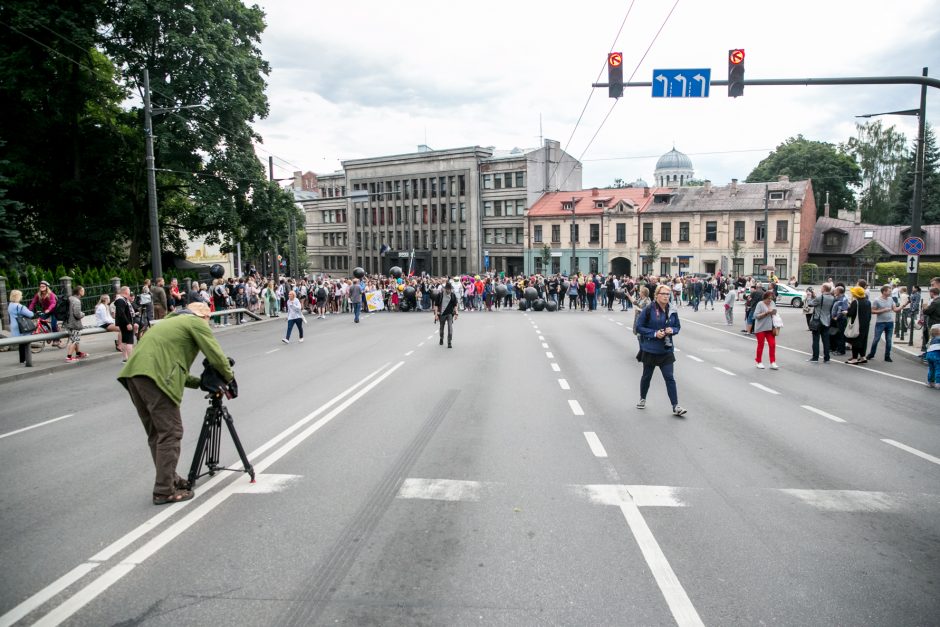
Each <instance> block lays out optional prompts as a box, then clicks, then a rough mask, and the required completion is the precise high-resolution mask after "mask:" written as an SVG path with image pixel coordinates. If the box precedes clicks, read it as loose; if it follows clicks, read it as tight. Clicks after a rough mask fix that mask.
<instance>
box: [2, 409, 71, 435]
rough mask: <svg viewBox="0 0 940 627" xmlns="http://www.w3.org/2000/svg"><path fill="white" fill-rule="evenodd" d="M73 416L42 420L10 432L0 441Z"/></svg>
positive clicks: (66, 415) (67, 415)
mask: <svg viewBox="0 0 940 627" xmlns="http://www.w3.org/2000/svg"><path fill="white" fill-rule="evenodd" d="M74 415H75V414H65V415H64V416H59V417H58V418H53V419H51V420H44V421H43V422H37V423H36V424H34V425H30V426H28V427H23V428H22V429H16V430H15V431H10V432H9V433H4V434H3V435H0V440H2V439H3V438H8V437H10V436H11V435H16V434H17V433H23V432H24V431H29V430H30V429H35V428H36V427H42V426H45V425H48V424H52V423H53V422H59V421H60V420H65V419H66V418H71V417H72V416H74Z"/></svg>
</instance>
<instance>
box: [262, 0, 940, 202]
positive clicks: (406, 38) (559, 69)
mask: <svg viewBox="0 0 940 627" xmlns="http://www.w3.org/2000/svg"><path fill="white" fill-rule="evenodd" d="M674 1H675V0H635V2H632V5H633V6H632V10H631V12H630V14H629V17H628V18H627V20H626V24H625V26H624V29H623V32H622V33H621V34H620V36H619V38H618V39H617V41H616V43H614V38H615V36H616V34H617V30H618V28H619V27H620V25H621V22H623V19H624V16H625V15H626V14H627V11H628V9H629V8H630V6H631V1H630V0H618V1H613V0H586V1H582V2H560V1H558V0H541V1H535V0H501V1H499V2H496V1H492V0H481V1H477V2H447V1H441V0H431V1H426V0H407V1H405V0H401V1H394V2H393V1H388V0H349V1H347V2H323V3H321V2H308V1H306V0H263V1H261V2H260V3H259V4H260V5H261V6H262V7H263V9H264V10H265V12H266V14H267V23H268V28H267V31H266V32H265V35H264V38H263V41H262V50H263V54H264V56H265V58H266V59H267V60H268V61H269V62H270V63H271V66H272V72H271V75H270V77H269V81H268V82H269V88H268V98H269V101H270V108H271V114H270V116H269V117H268V118H267V119H265V120H263V121H260V122H259V123H258V124H257V125H256V127H257V129H258V131H259V132H260V133H261V135H262V136H263V138H264V143H263V145H262V146H261V147H260V149H259V152H258V154H259V156H260V157H261V158H262V159H264V160H265V161H267V158H268V155H270V154H272V153H273V154H274V155H275V156H276V157H277V158H276V160H275V164H276V166H277V168H278V169H277V170H276V171H275V176H278V177H284V176H288V175H289V174H290V173H291V172H292V171H293V170H294V169H297V168H299V169H303V170H304V171H307V170H313V171H315V172H318V173H322V172H330V171H333V170H335V169H338V168H340V167H341V166H340V161H342V160H343V159H352V158H361V157H371V156H378V155H385V154H399V153H404V152H413V151H414V150H415V149H416V146H417V145H418V144H423V143H427V144H428V145H429V146H431V147H432V148H436V149H442V148H452V147H458V146H470V145H480V146H496V147H497V148H500V149H510V148H513V147H517V146H518V147H533V146H536V145H538V142H539V118H540V116H541V124H542V132H543V134H544V136H545V137H546V138H551V139H557V140H559V141H560V142H561V143H562V146H565V145H568V152H569V153H570V154H572V155H574V156H575V157H581V158H582V160H583V162H584V185H585V186H586V187H587V186H592V185H599V186H602V185H607V184H610V183H611V182H612V181H613V180H614V179H615V178H618V177H619V178H623V179H625V180H627V181H632V180H634V179H636V178H637V177H641V178H643V179H645V180H647V181H650V182H652V172H653V168H654V166H655V162H656V157H657V156H658V155H660V154H662V153H664V152H666V151H668V150H669V149H670V148H671V147H672V146H673V144H675V146H676V148H677V149H679V150H681V151H683V152H685V153H687V154H689V155H690V156H691V158H692V161H693V163H694V164H695V169H696V176H697V177H698V178H708V179H711V180H712V181H714V182H715V183H716V184H724V183H727V182H728V181H729V180H730V179H731V178H740V179H743V178H745V177H746V176H747V175H748V173H749V172H750V171H751V169H752V168H753V167H754V166H755V165H756V164H757V163H758V162H759V161H760V160H761V159H762V158H764V157H765V156H766V155H767V152H768V150H769V149H772V148H773V147H775V146H777V145H778V144H779V143H781V142H782V141H784V140H785V139H786V138H787V137H790V136H792V135H796V134H798V133H802V134H803V135H804V136H806V137H807V138H809V139H816V140H823V141H830V142H834V143H838V142H844V141H846V140H847V139H848V138H849V137H851V136H853V135H854V134H855V122H856V120H855V117H854V116H856V115H858V114H862V113H873V112H882V111H894V110H898V109H909V108H916V107H917V105H918V102H919V94H920V88H919V87H917V86H907V85H901V86H860V87H754V86H751V87H747V88H746V90H745V95H744V97H742V98H737V99H734V98H728V97H727V91H726V88H725V87H713V88H712V93H711V97H710V98H708V99H685V100H680V99H670V100H665V99H653V98H651V97H650V92H649V90H648V89H647V88H632V89H627V90H626V93H625V96H624V98H622V99H621V100H620V101H619V103H617V104H616V106H615V108H614V109H613V111H612V113H611V114H610V117H609V119H608V120H607V122H606V124H604V126H603V128H602V129H601V130H600V133H599V134H598V135H597V138H596V139H595V140H594V141H593V143H591V144H590V146H588V144H589V142H590V140H591V137H592V135H594V134H595V132H596V131H597V130H598V128H599V126H600V125H601V121H602V120H603V118H604V116H605V115H606V114H607V113H608V111H609V110H610V107H611V105H612V103H613V102H614V101H613V100H611V99H609V98H608V97H607V93H606V90H605V89H597V90H594V93H593V97H591V99H590V102H589V104H588V107H587V110H586V112H585V114H584V117H583V119H582V120H581V123H580V125H578V126H577V128H576V122H577V120H578V116H579V114H580V112H581V110H582V108H583V107H584V105H585V102H588V96H589V94H590V93H591V91H592V90H591V88H590V85H591V83H592V82H594V81H595V80H597V79H598V78H599V76H600V72H601V71H603V72H604V74H603V75H602V76H600V80H601V81H606V69H605V62H606V56H607V52H608V51H609V50H610V49H611V48H612V47H613V49H614V50H621V51H623V53H624V66H625V68H626V70H625V76H626V77H629V76H630V74H631V73H632V71H633V68H636V73H635V78H634V80H636V81H649V80H651V77H652V73H653V69H654V68H656V69H658V68H711V70H712V77H713V79H725V78H726V77H727V74H726V68H727V61H726V57H727V51H728V49H729V48H737V47H741V48H744V49H745V50H746V51H747V61H746V66H747V73H746V78H803V77H830V76H887V75H914V74H920V72H921V69H922V68H923V67H925V66H927V67H931V68H932V70H931V72H932V74H933V75H934V76H940V2H938V1H937V0H904V1H903V2H894V3H886V2H883V1H874V0H789V1H786V2H770V1H765V0H679V1H678V4H677V6H676V7H675V10H674V11H673V13H672V15H671V17H670V18H669V19H668V21H666V23H665V26H664V27H663V29H662V32H661V34H660V35H659V37H658V38H657V39H656V41H655V43H654V44H653V46H652V49H651V50H650V52H649V54H648V55H647V56H646V59H645V60H643V61H642V62H640V59H641V57H642V56H643V53H644V51H645V50H646V49H647V47H648V46H649V45H650V42H651V41H652V40H653V38H654V36H655V34H656V32H657V30H658V29H659V28H660V26H661V25H662V24H663V21H664V20H665V18H666V15H667V14H668V13H669V10H670V9H671V8H672V7H673V4H674ZM884 119H885V120H886V121H887V122H889V123H893V124H896V125H897V126H898V127H899V128H901V129H902V130H903V131H904V132H905V133H906V134H907V135H908V137H911V138H913V137H914V136H915V135H916V118H913V117H909V118H906V117H898V116H894V117H888V118H884ZM927 119H928V121H932V120H938V119H940V91H938V90H936V89H930V90H928V113H927ZM572 132H573V133H574V134H573V137H571V136H572ZM569 137H571V140H570V144H569V143H568V142H569ZM708 153H724V154H708Z"/></svg>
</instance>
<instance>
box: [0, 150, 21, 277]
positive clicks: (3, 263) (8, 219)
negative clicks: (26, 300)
mask: <svg viewBox="0 0 940 627" xmlns="http://www.w3.org/2000/svg"><path fill="white" fill-rule="evenodd" d="M0 145H2V144H0ZM7 166H8V163H7V162H6V161H0V172H2V170H5V169H6V168H7ZM7 181H8V179H7V178H6V177H5V176H3V174H0V268H6V269H7V270H13V271H16V270H17V269H19V266H20V262H21V259H20V251H21V250H22V249H23V242H21V241H20V234H19V232H18V231H17V230H16V227H15V226H13V225H14V224H15V222H14V219H13V218H14V214H16V213H18V212H20V211H21V210H22V208H23V205H22V203H19V202H17V201H15V200H10V199H9V198H7V197H6V195H7V189H6V187H7Z"/></svg>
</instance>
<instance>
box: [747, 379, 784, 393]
mask: <svg viewBox="0 0 940 627" xmlns="http://www.w3.org/2000/svg"><path fill="white" fill-rule="evenodd" d="M750 383H751V385H753V386H754V387H756V388H757V389H758V390H763V391H765V392H768V393H770V394H777V395H778V396H779V395H780V392H778V391H777V390H771V389H770V388H769V387H767V386H766V385H761V384H760V383H754V382H753V381H751V382H750Z"/></svg>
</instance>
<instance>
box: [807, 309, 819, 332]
mask: <svg viewBox="0 0 940 627" xmlns="http://www.w3.org/2000/svg"><path fill="white" fill-rule="evenodd" d="M819 327H820V320H819V309H818V308H814V309H813V317H812V318H810V319H809V330H810V331H812V332H813V333H816V332H817V331H819Z"/></svg>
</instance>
